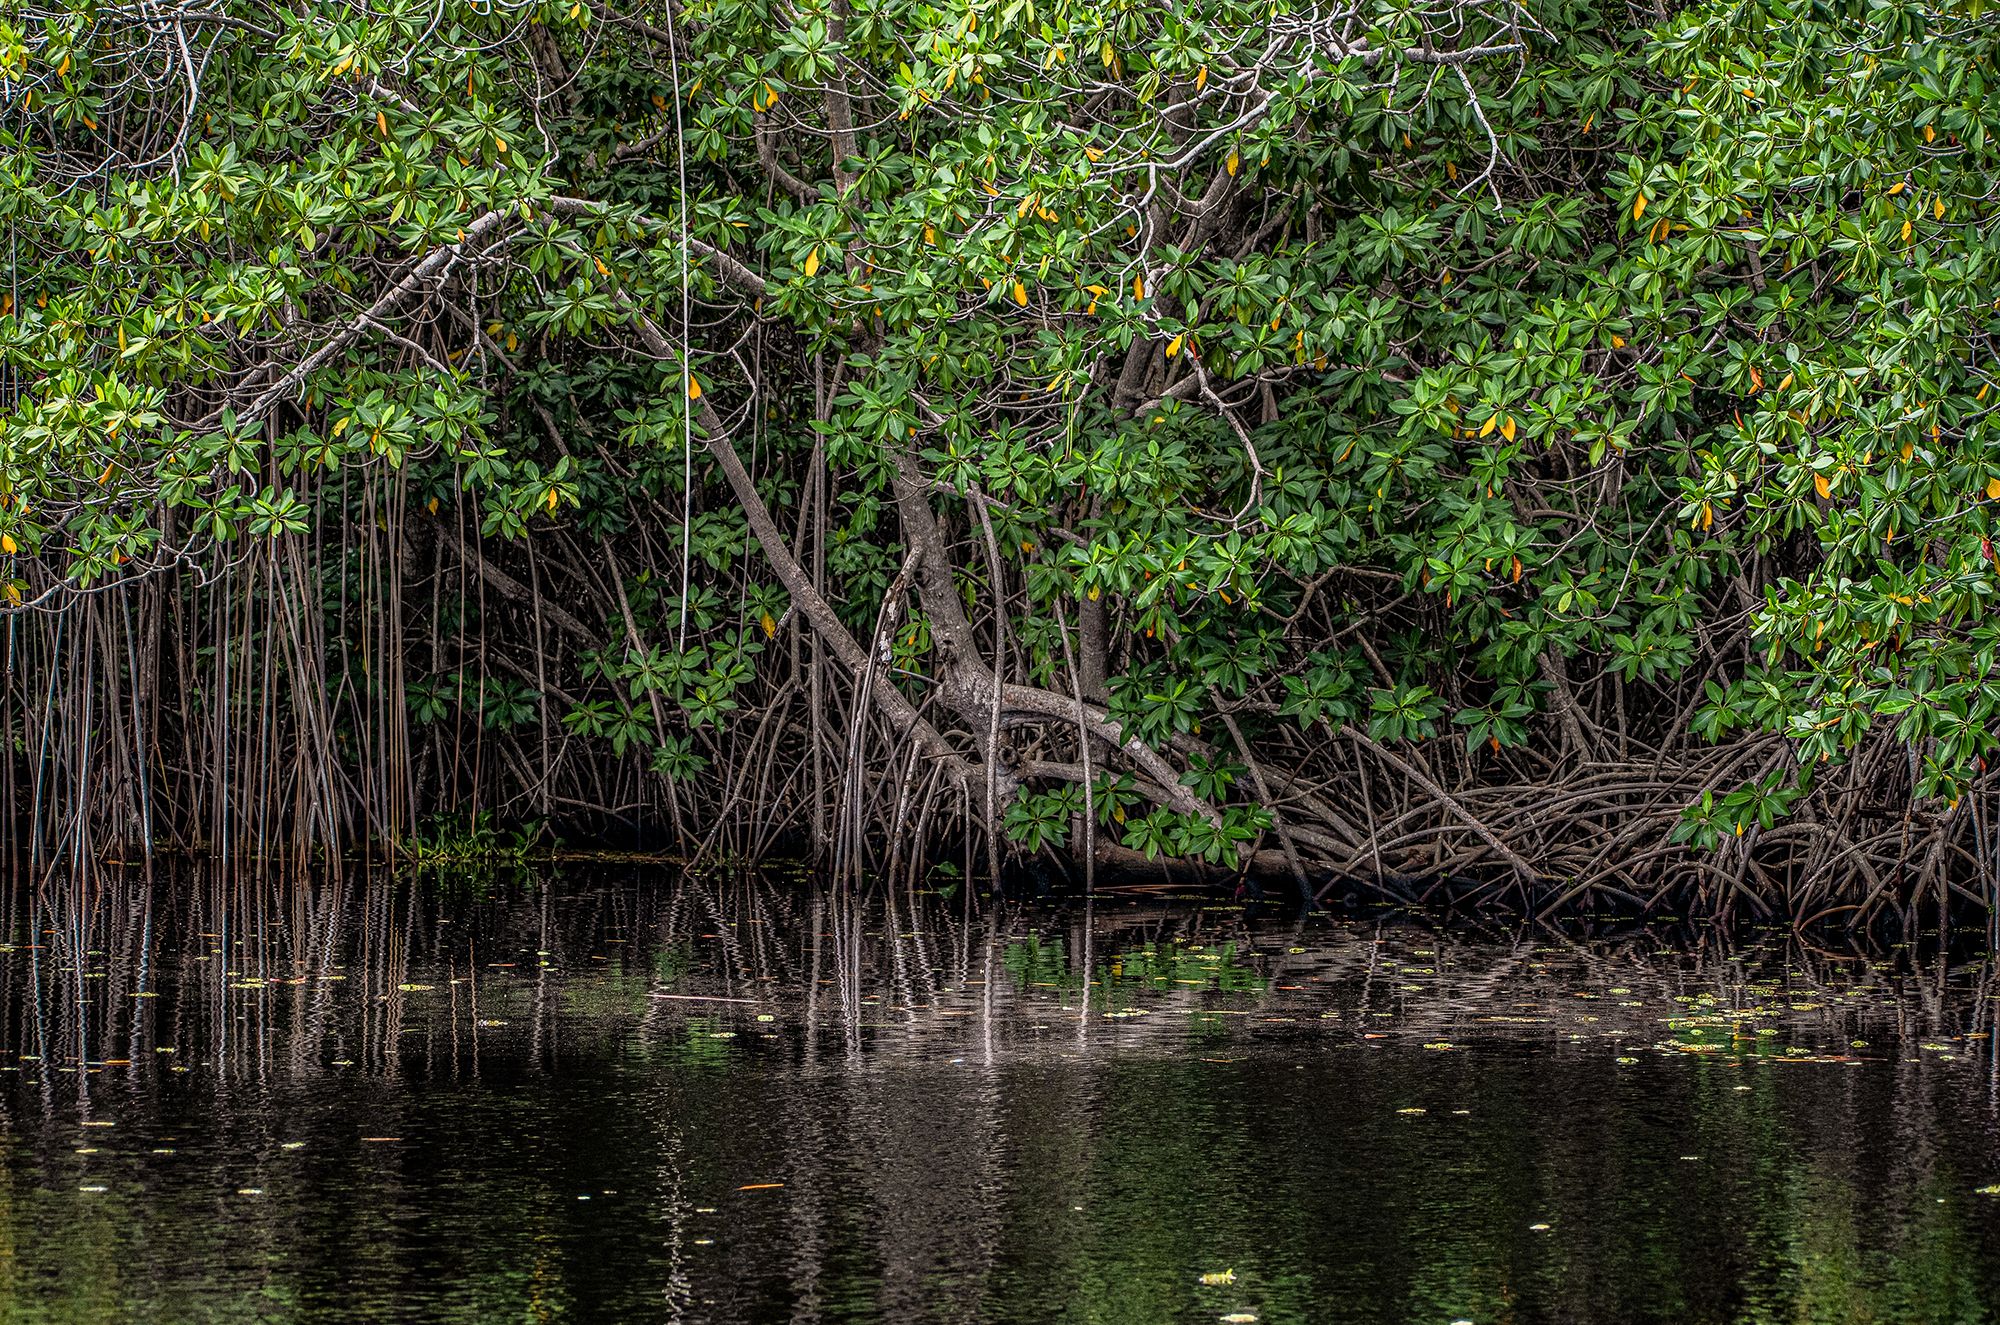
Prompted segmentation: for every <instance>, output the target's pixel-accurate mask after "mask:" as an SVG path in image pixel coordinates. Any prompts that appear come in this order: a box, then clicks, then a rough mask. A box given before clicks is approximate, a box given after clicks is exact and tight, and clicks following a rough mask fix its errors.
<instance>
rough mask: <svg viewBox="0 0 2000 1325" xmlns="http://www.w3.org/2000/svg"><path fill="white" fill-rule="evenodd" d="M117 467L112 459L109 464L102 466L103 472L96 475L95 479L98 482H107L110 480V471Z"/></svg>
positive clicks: (116, 463)
mask: <svg viewBox="0 0 2000 1325" xmlns="http://www.w3.org/2000/svg"><path fill="white" fill-rule="evenodd" d="M117 468H118V462H117V461H116V460H114V461H112V462H111V463H110V464H108V465H106V466H105V467H104V472H103V473H102V474H99V475H98V476H97V481H98V482H99V483H109V482H110V481H111V475H112V472H113V471H115V470H116V469H117Z"/></svg>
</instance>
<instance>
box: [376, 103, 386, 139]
mask: <svg viewBox="0 0 2000 1325" xmlns="http://www.w3.org/2000/svg"><path fill="white" fill-rule="evenodd" d="M375 132H377V133H379V134H381V135H382V136H383V137H384V138H387V137H388V136H389V117H388V116H387V115H384V114H383V113H382V112H381V111H379V110H378V111H376V112H375Z"/></svg>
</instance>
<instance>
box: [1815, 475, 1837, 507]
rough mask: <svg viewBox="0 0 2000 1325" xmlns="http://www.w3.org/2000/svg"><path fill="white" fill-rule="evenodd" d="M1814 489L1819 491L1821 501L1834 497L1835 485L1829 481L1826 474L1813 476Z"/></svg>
mask: <svg viewBox="0 0 2000 1325" xmlns="http://www.w3.org/2000/svg"><path fill="white" fill-rule="evenodd" d="M1813 487H1814V488H1815V489H1817V490H1818V492H1819V496H1820V500H1821V501H1825V500H1826V499H1828V498H1829V497H1831V496H1833V484H1832V483H1830V482H1828V481H1827V477H1826V475H1824V474H1814V475H1813Z"/></svg>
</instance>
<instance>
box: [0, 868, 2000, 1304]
mask: <svg viewBox="0 0 2000 1325" xmlns="http://www.w3.org/2000/svg"><path fill="white" fill-rule="evenodd" d="M0 910H4V914H0V942H4V945H5V946H0V1322H5V1323H6V1325H12V1323H14V1322H29V1321H36V1322H40V1321H61V1322H71V1321H127V1320H134V1321H170V1322H181V1321H239V1320H241V1321H273V1322H290V1321H315V1322H320V1321H324V1322H348V1321H376V1320H382V1321H468V1322H470V1321H478V1322H490V1321H504V1322H514V1321H529V1322H533V1321H555V1320H570V1321H579V1322H612V1321H676V1320H681V1321H723V1322H733V1321H785V1320H796V1321H863V1320H868V1321H875V1320H880V1321H893V1322H904V1321H911V1322H923V1321H1010V1322H1012V1321H1019V1322H1085V1321H1107V1322H1109V1321H1118V1322H1134V1323H1135V1325H1159V1323H1160V1322H1174V1321H1198V1322H1209V1321H1218V1320H1222V1321H1229V1320H1237V1321H1242V1320H1248V1319H1250V1318H1252V1317H1254V1318H1255V1319H1257V1320H1261V1321H1270V1322H1344V1321H1355V1322H1361V1321H1367V1322H1376V1321H1380V1322H1438V1325H1446V1323H1448V1322H1452V1321H1474V1322H1481V1323H1482V1325H1484V1323H1485V1322H1502V1321H1514V1322H1532V1321H1575V1322H1593V1323H1596V1322H1614V1323H1615V1322H1627V1321H1630V1322H1644V1321H1662V1322H1666V1321H1672V1322H1709V1321H1715V1322H1722V1321H1729V1322H1737V1321H1741V1322H1763V1321H1771V1322H1777V1321H1786V1322H1814V1323H1817V1322H1843V1323H1844V1322H1864V1321H1950V1322H1972V1321H1984V1320H1990V1319H1994V1318H1995V1317H1996V1307H2000V1195H1995V1194H1988V1193H1982V1192H1981V1191H1980V1190H1979V1189H1981V1188H1987V1187H1991V1186H1992V1185H1993V1184H1996V1183H2000V1068H1996V1059H1995V1048H1994V1042H1993V1040H1992V1039H1990V1038H1989V1036H1988V1032H1989V1031H1990V1030H1991V1027H1992V1013H1993V1010H1994V1007H1995V1002H1994V999H1995V994H1996V993H2000V990H1996V988H1995V987H1994V984H1993V982H1992V980H1991V970H1990V968H1989V967H1988V966H1986V965H1984V964H1980V963H1971V964H1965V965H1960V966H1955V967H1949V968H1947V967H1945V966H1943V965H1941V964H1937V963H1935V962H1932V961H1929V960H1917V959H1915V958H1913V957H1912V956H1911V955H1910V954H1909V953H1908V952H1907V951H1906V950H1900V949H1892V950H1886V951H1883V952H1877V953H1872V954H1865V955H1856V954H1852V953H1828V952H1813V951H1810V950H1808V949H1805V948H1803V947H1800V946H1797V945H1795V944H1792V943H1791V942H1790V941H1789V940H1783V939H1779V938H1775V937H1774V938H1770V939H1767V940H1763V941H1759V940H1757V939H1756V937H1755V936H1750V937H1749V938H1747V939H1746V938H1745V937H1743V936H1738V938H1737V939H1736V940H1734V941H1733V942H1724V941H1723V940H1721V939H1719V938H1717V937H1715V936H1703V935H1699V934H1697V935H1694V936H1692V949H1691V950H1690V948H1689V947H1688V946H1687V945H1688V943H1689V941H1690V940H1689V938H1688V936H1683V937H1682V938H1681V939H1680V940H1679V942H1680V944H1681V946H1679V947H1672V946H1669V945H1667V944H1665V943H1663V942H1660V941H1655V940H1647V939H1628V940H1618V941H1611V940H1596V941H1575V940H1566V939H1564V938H1562V937H1560V936H1557V935H1555V934H1552V933H1549V932H1547V931H1527V932H1513V931H1508V932H1497V933H1486V934H1478V933H1469V932H1464V931H1460V932H1437V931H1435V930H1430V929H1426V928H1423V927H1419V926H1415V925H1411V924H1407V923H1390V922H1386V921H1375V920H1368V919H1348V920H1319V919H1315V920H1311V921H1307V922H1303V923H1301V922H1298V921H1296V920H1288V919H1284V918H1272V919H1256V918H1252V917H1251V916H1249V915H1247V914H1246V913H1245V912H1244V911H1242V910H1241V909H1239V908H1234V907H1227V906H1216V905H1214V904H1212V903H1211V904H1200V903H1194V902H1189V901H1186V900H1172V899H1161V898H1143V899H1134V898H1109V897H1107V898H1102V899H1099V900H1098V901H1097V902H1096V904H1095V906H1094V908H1093V910H1092V912H1091V914H1090V915H1089V917H1088V918H1087V919H1086V917H1085V916H1084V915H1083V914H1082V913H1081V912H1080V911H1065V912H1056V911H1043V910H1035V909H1022V908H1019V907H997V908H996V907H992V906H989V905H986V904H980V905H979V906H977V907H975V908H972V909H968V908H967V907H966V906H965V905H964V902H963V900H962V899H947V898H940V897H937V896H932V895H917V896H911V895H909V894H907V893H902V892H896V893H890V892H887V891H885V890H881V889H877V890H875V891H872V892H871V891H867V890H863V891H861V892H859V893H852V892H849V893H829V892H819V891H815V890H813V889H811V888H808V887H806V886H805V885H802V884H799V883H796V882H774V881H759V880H743V879H729V880H719V881H708V882H701V883H696V882H686V881H682V880H678V879H675V878H671V877H651V878H637V879H635V878H631V877H622V878H615V879H612V878H606V879H584V878H577V877H558V878H555V879H553V880H548V881H545V882H543V883H541V884H537V883H534V882H532V881H528V882H518V883H514V884H510V885H485V886H482V887H472V886H468V885H465V884H446V883H442V882H440V881H438V880H437V879H408V878H403V879H396V878H388V877H374V878H360V877H357V878H350V879H347V880H343V881H337V882H322V883H313V884H291V885H283V886H280V885H277V884H262V885H259V884H253V883H249V882H244V881H237V882H233V883H229V884H226V885H225V884H221V883H216V882H207V881H185V882H179V883H168V882H165V881H162V882H159V883H156V884H153V885H151V886H147V885H145V884H144V883H142V882H139V881H136V880H131V881H126V882H123V883H117V884H111V885H105V886H99V887H93V888H90V889H81V890H63V889H56V890H45V891H43V892H41V893H39V894H38V893H35V892H34V891H32V890H16V891H14V892H13V893H12V894H11V895H8V896H7V897H6V898H5V899H4V906H3V907H0ZM1086 970H1087V971H1089V972H1090V973H1091V976H1090V978H1091V983H1090V987H1089V996H1088V999H1087V1000H1086V998H1085V994H1084V988H1083V985H1082V973H1083V972H1084V971H1086ZM1204 1276H1207V1277H1208V1281H1207V1282H1204Z"/></svg>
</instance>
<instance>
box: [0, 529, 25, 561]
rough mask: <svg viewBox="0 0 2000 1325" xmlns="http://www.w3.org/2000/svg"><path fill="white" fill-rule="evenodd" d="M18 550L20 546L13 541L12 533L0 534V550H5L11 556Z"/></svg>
mask: <svg viewBox="0 0 2000 1325" xmlns="http://www.w3.org/2000/svg"><path fill="white" fill-rule="evenodd" d="M20 550H21V549H20V546H19V545H18V544H16V543H15V542H14V536H13V535H12V534H0V552H5V553H6V554H7V555H8V556H12V555H14V554H15V553H16V552H19V551H20Z"/></svg>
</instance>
